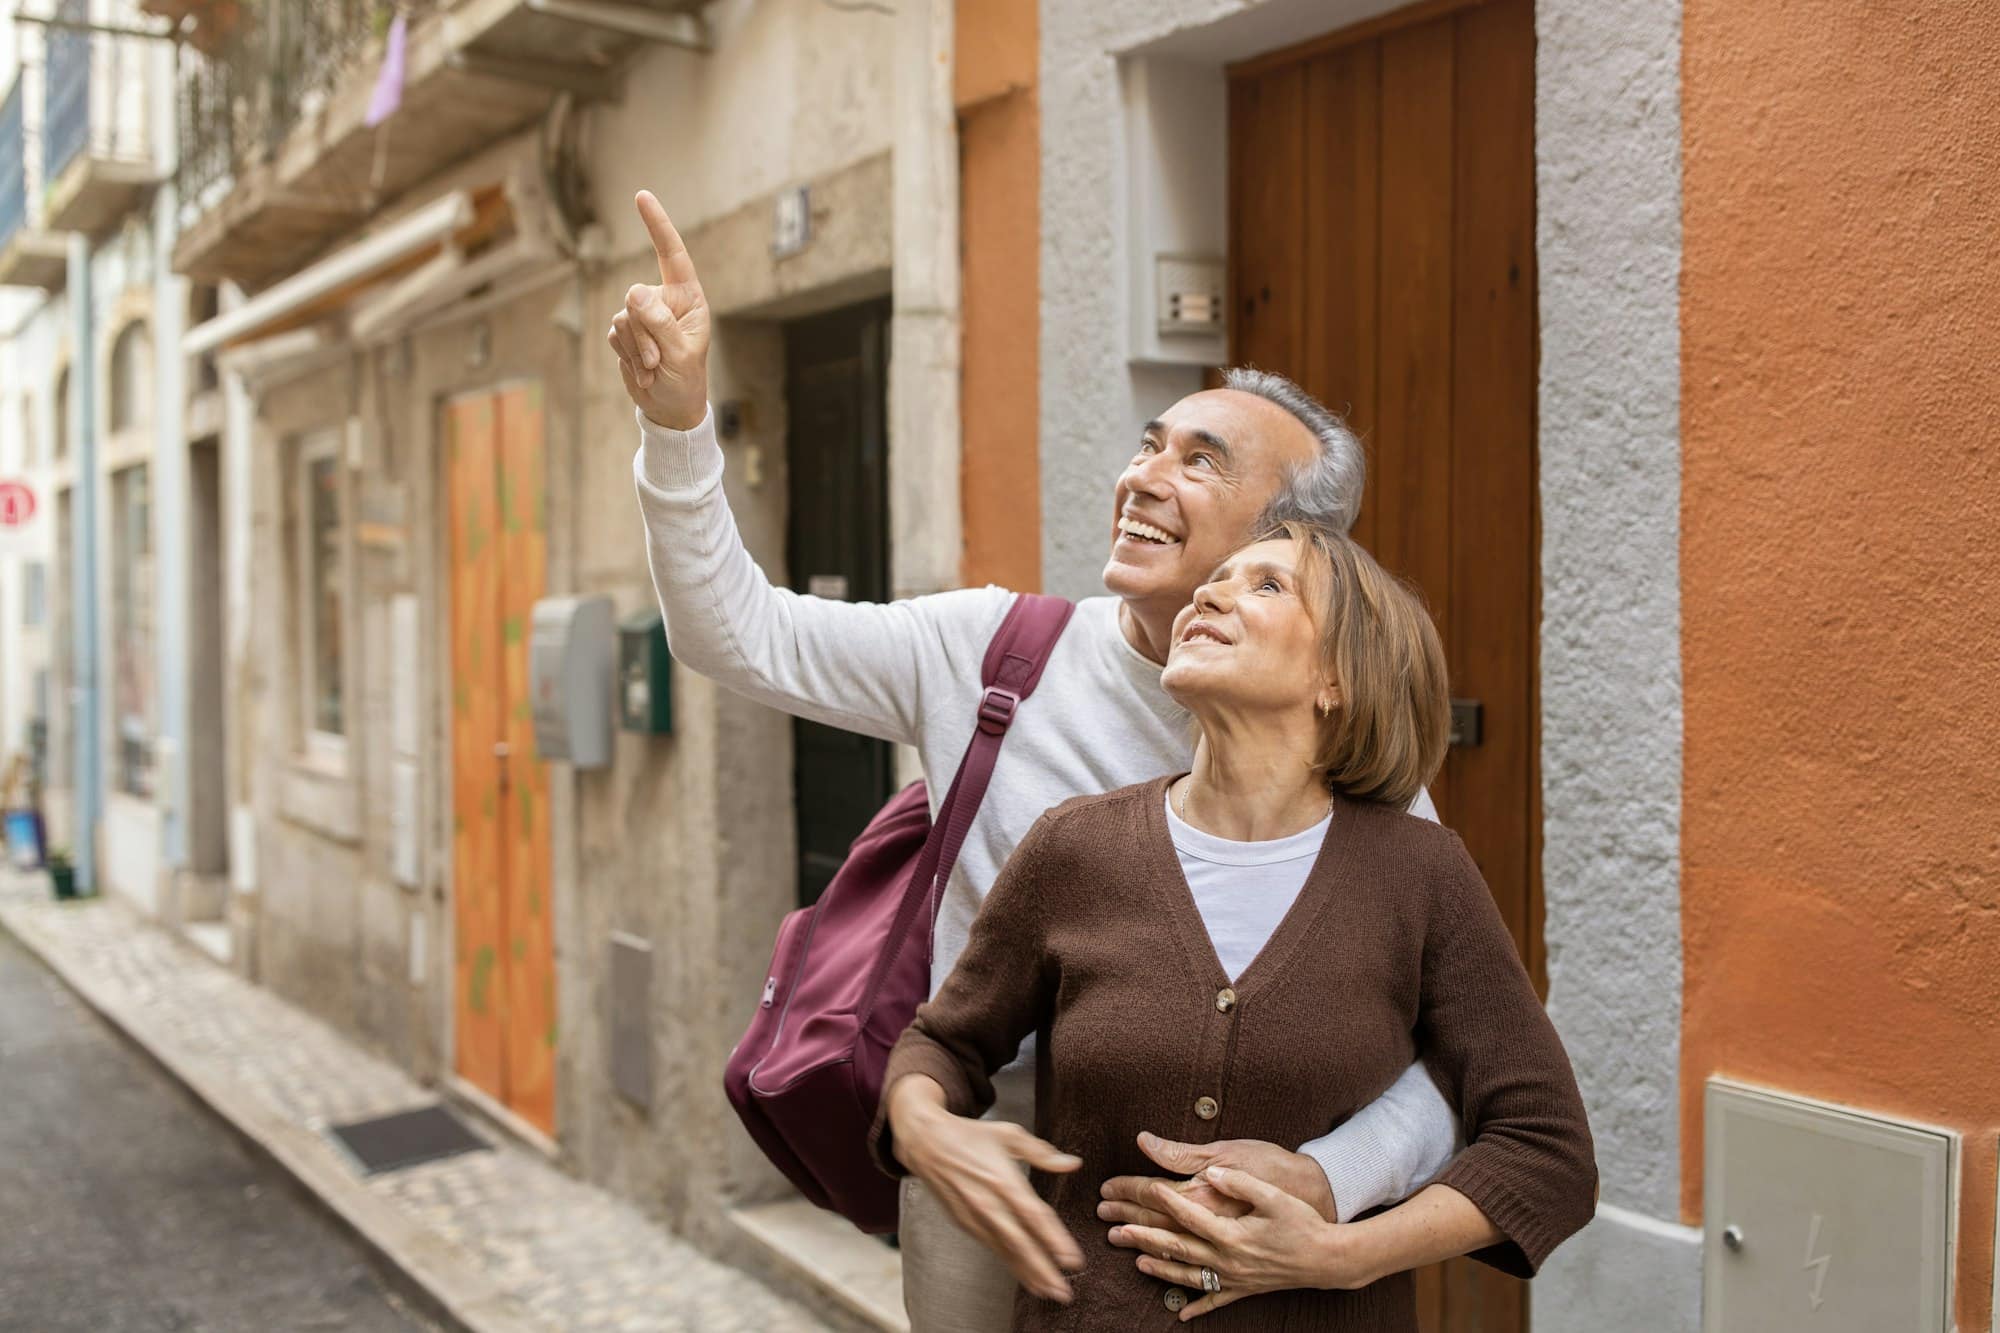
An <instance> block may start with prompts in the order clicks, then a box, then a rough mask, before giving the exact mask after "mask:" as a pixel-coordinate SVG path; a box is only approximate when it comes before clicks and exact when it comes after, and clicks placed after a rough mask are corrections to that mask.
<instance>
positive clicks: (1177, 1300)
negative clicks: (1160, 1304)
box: [1161, 1287, 1187, 1314]
mask: <svg viewBox="0 0 2000 1333" xmlns="http://www.w3.org/2000/svg"><path fill="white" fill-rule="evenodd" d="M1161 1299H1162V1300H1163V1301H1165V1302H1166V1306H1167V1308H1168V1309H1169V1310H1171V1311H1173V1312H1174V1313H1175V1314H1179V1313H1180V1312H1181V1307H1182V1306H1184V1305H1186V1304H1187V1293H1186V1292H1184V1291H1182V1290H1181V1289H1180V1288H1179V1287H1168V1288H1167V1294H1166V1295H1165V1296H1163V1297H1161Z"/></svg>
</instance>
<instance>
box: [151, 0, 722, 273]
mask: <svg viewBox="0 0 2000 1333" xmlns="http://www.w3.org/2000/svg"><path fill="white" fill-rule="evenodd" d="M144 7H145V9H146V11H147V12H148V13H151V14H155V15H158V16H161V17H168V18H173V19H175V20H176V21H178V22H182V23H183V24H184V27H183V30H184V31H187V30H190V29H191V28H192V27H194V26H195V25H201V27H200V31H201V32H202V34H203V35H202V36H201V37H200V38H199V39H197V41H196V42H195V45H196V46H197V47H203V48H206V49H207V52H206V54H197V53H196V52H193V51H189V52H184V53H183V57H182V67H181V74H180V90H179V94H180V116H179V121H180V136H181V149H180V167H179V173H180V174H179V178H178V180H179V186H180V199H181V210H182V213H181V219H180V222H181V234H180V239H179V241H178V243H177V245H176V247H175V251H174V268H175V269H176V271H178V272H181V273H185V274H188V275H190V276H193V277H196V278H198V279H201V280H204V281H220V280H224V279H228V280H231V281H235V282H240V283H243V284H244V285H246V286H248V287H251V288H253V289H254V288H258V287H262V286H265V285H268V284H269V283H271V282H273V281H275V280H277V279H279V278H281V277H283V276H285V275H286V274H287V273H289V272H292V271H293V270H295V269H297V268H299V267H300V266H302V265H303V264H305V263H307V262H309V261H310V260H312V259H313V258H314V257H316V256H317V255H319V254H321V253H323V252H324V251H326V250H327V249H328V247H329V246H330V245H331V244H332V243H333V242H334V241H336V240H337V239H339V238H340V237H342V236H344V235H346V234H349V233H351V232H352V231H353V230H354V229H355V228H356V227H358V226H359V225H360V224H361V223H362V222H363V221H364V220H365V219H366V218H367V217H368V216H369V215H370V214H372V213H374V212H375V210H376V209H378V208H380V207H381V206H383V205H384V204H387V203H389V202H390V201H392V200H394V199H396V198H397V197H398V196H400V195H401V194H403V193H404V192H405V191H407V190H409V189H410V188H412V187H413V186H415V185H418V184H419V183H421V182H423V181H424V180H426V179H428V178H430V177H431V176H433V175H435V174H436V173H437V172H439V171H440V170H442V169H443V168H444V167H446V166H448V165H449V164H451V163H453V162H457V161H459V160H461V159H463V158H464V157H466V156H467V155H468V154H470V153H472V152H474V151H476V150H477V149H479V148H481V147H484V146H486V145H488V144H491V143H494V142H496V141H499V140H501V139H504V138H507V137H508V136H510V135H512V134H514V133H516V132H518V131H520V130H522V129H524V128H526V127H527V126H529V125H532V124H533V123H535V121H536V120H537V119H539V118H540V117H542V116H543V115H545V114H547V112H548V111H549V109H550V107H551V106H552V105H553V104H554V103H555V101H556V100H557V99H558V98H560V97H563V96H565V95H567V96H570V97H574V98H578V99H589V98H594V97H602V96H607V95H610V94H611V93H612V92H613V91H614V90H615V85H616V81H617V77H616V76H617V74H618V73H619V70H620V67H621V65H622V64H623V62H624V61H625V59H626V57H627V56H628V55H629V54H630V52H631V51H632V50H634V49H635V48H636V47H637V45H638V44H639V42H640V41H642V40H645V39H646V38H649V37H650V38H652V39H654V40H665V41H678V42H680V43H681V44H683V45H689V46H700V45H701V44H702V40H703V29H702V27H701V22H700V20H699V19H698V18H696V17H694V16H693V15H692V14H690V13H687V12H685V11H686V9H687V8H688V4H687V0H659V3H654V4H646V3H625V2H623V0H402V3H396V2H395V0H310V2H308V0H261V3H248V2H247V0H144ZM399 14H400V15H401V16H402V18H403V22H404V25H405V27H404V30H403V32H402V33H401V35H400V37H401V46H402V52H401V58H400V68H397V62H396V61H393V60H391V59H390V58H389V57H390V51H391V48H392V41H391V29H392V25H393V23H394V21H395V17H396V16H397V15H399ZM385 64H387V65H389V66H390V68H388V69H386V70H385ZM398 74H400V77H398ZM385 85H386V86H389V87H393V89H394V95H393V97H387V98H386V101H388V102H393V103H394V106H393V109H392V110H391V111H390V112H389V114H388V115H387V116H386V117H380V116H378V117H376V118H375V119H377V120H378V121H379V123H377V124H374V125H371V124H369V121H370V119H371V117H370V115H369V111H370V102H371V100H374V98H375V94H376V93H377V90H378V88H381V87H383V86H385ZM375 109H376V110H377V111H378V112H379V111H380V110H381V109H382V108H381V106H377V107H376V108H375Z"/></svg>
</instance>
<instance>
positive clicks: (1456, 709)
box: [1451, 699, 1486, 750]
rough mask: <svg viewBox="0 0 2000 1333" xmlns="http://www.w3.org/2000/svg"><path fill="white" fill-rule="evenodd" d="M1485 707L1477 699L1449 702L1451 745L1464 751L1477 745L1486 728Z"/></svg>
mask: <svg viewBox="0 0 2000 1333" xmlns="http://www.w3.org/2000/svg"><path fill="white" fill-rule="evenodd" d="M1485 724H1486V706H1485V705H1484V704H1482V703H1480V702H1479V700H1477V699H1453V700H1452V701H1451V743H1452V744H1453V745H1454V746H1460V747H1463V748H1465V749H1468V750H1469V749H1471V748H1473V747H1474V746H1476V745H1478V744H1479V742H1480V740H1481V739H1482V734H1483V733H1484V731H1485V729H1486V727H1485Z"/></svg>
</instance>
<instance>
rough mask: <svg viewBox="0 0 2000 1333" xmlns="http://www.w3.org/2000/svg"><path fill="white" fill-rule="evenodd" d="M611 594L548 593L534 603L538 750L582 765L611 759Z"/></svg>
mask: <svg viewBox="0 0 2000 1333" xmlns="http://www.w3.org/2000/svg"><path fill="white" fill-rule="evenodd" d="M614 637H615V636H614V632H613V629H612V621H611V599H610V598H609V597H545V598H543V599H542V600H541V601H539V602H536V603H535V616H534V631H533V638H532V640H531V641H530V643H529V647H528V690H529V697H530V698H531V699H532V700H533V704H534V714H535V753H536V754H537V755H538V756H539V757H541V758H543V759H559V760H566V761H567V762H569V763H570V764H572V765H574V766H575V767H577V768H604V767H607V766H608V765H609V764H610V763H611V654H612V644H613V639H614Z"/></svg>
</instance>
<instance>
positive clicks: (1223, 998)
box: [1215, 986, 1236, 1014]
mask: <svg viewBox="0 0 2000 1333" xmlns="http://www.w3.org/2000/svg"><path fill="white" fill-rule="evenodd" d="M1235 1007H1236V992H1235V991H1233V990H1231V989H1230V988H1229V987H1227V986H1224V987H1223V988H1222V989H1221V990H1219V991H1217V992H1216V993H1215V1012H1216V1013H1218V1014H1226V1013H1228V1012H1229V1011H1230V1010H1231V1009H1234V1008H1235Z"/></svg>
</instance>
